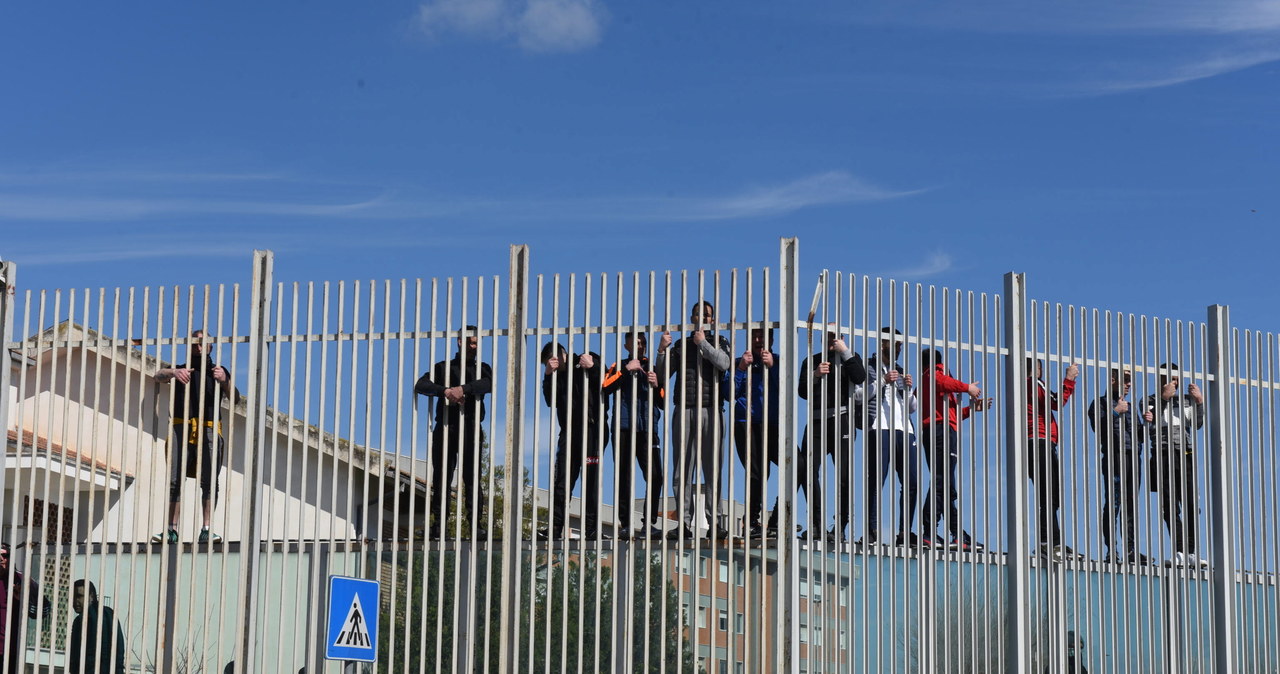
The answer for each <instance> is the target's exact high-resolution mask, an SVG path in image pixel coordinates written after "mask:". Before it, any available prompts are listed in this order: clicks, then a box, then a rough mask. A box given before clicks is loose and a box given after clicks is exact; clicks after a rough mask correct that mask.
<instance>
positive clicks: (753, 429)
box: [733, 421, 782, 524]
mask: <svg viewBox="0 0 1280 674" xmlns="http://www.w3.org/2000/svg"><path fill="white" fill-rule="evenodd" d="M781 441H782V434H781V431H780V430H779V429H778V426H777V425H772V424H750V423H747V422H745V421H735V422H734V423H733V448H734V450H735V451H737V453H738V460H739V461H741V462H742V465H743V467H745V468H746V469H747V485H746V486H747V518H748V519H747V521H748V522H749V523H751V524H760V523H761V515H763V514H764V492H765V483H766V482H768V481H769V464H770V463H775V464H776V463H777V462H778V445H779V443H780V442H781ZM769 522H770V523H771V524H777V523H778V512H777V510H776V509H775V510H774V512H773V514H772V515H771V516H770V517H769Z"/></svg>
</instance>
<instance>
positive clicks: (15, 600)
mask: <svg viewBox="0 0 1280 674" xmlns="http://www.w3.org/2000/svg"><path fill="white" fill-rule="evenodd" d="M11 553H12V550H10V549H9V544H8V543H0V649H3V650H2V651H0V661H3V662H6V663H8V671H10V672H21V671H22V669H21V667H22V662H23V656H22V655H23V648H22V628H23V626H24V625H25V624H26V622H27V620H34V619H36V618H39V617H41V616H42V615H43V616H48V614H49V600H48V599H46V598H45V597H44V595H42V594H41V592H40V586H39V585H38V584H37V583H36V581H34V580H29V579H27V577H26V576H25V575H24V574H23V573H22V572H21V571H19V570H17V569H16V568H11V567H10V560H9V556H10V554H11ZM11 573H12V578H10V574H11ZM24 588H25V595H24V591H23V590H24ZM27 636H28V638H30V637H31V633H30V632H28V633H27Z"/></svg>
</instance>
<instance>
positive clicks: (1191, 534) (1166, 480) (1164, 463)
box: [1142, 363, 1209, 568]
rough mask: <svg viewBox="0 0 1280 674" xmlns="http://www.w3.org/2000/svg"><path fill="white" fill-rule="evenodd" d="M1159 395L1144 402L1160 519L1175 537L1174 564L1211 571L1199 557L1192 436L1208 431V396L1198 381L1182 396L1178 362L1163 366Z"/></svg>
mask: <svg viewBox="0 0 1280 674" xmlns="http://www.w3.org/2000/svg"><path fill="white" fill-rule="evenodd" d="M1159 372H1160V374H1159V378H1158V380H1157V384H1158V385H1159V387H1160V392H1159V393H1154V394H1152V395H1150V396H1147V398H1146V400H1145V401H1144V402H1143V408H1144V409H1145V411H1144V412H1143V417H1142V418H1143V420H1144V421H1146V422H1147V425H1148V427H1149V428H1148V436H1149V437H1150V438H1151V440H1152V446H1151V458H1150V468H1149V471H1150V472H1149V478H1150V479H1149V480H1148V482H1147V484H1148V488H1149V489H1150V490H1151V491H1154V492H1157V493H1158V494H1159V495H1160V517H1161V519H1163V520H1164V525H1165V527H1166V528H1167V529H1168V530H1169V537H1170V538H1171V539H1173V549H1174V553H1173V558H1172V559H1170V560H1168V561H1166V562H1165V563H1166V565H1169V566H1191V567H1201V568H1208V566H1209V562H1208V560H1206V559H1203V558H1202V557H1200V556H1199V555H1198V553H1197V539H1198V537H1197V536H1196V530H1197V529H1198V528H1199V527H1198V525H1197V522H1196V520H1197V516H1196V515H1197V513H1198V512H1199V509H1198V508H1197V507H1196V500H1197V497H1196V448H1195V443H1194V442H1193V441H1192V434H1193V433H1194V432H1195V431H1196V430H1199V429H1200V428H1202V427H1204V394H1203V393H1201V392H1200V387H1199V386H1196V384H1195V383H1194V382H1189V383H1188V384H1187V392H1186V393H1179V392H1178V390H1179V387H1180V384H1181V380H1180V379H1179V374H1180V373H1179V371H1178V366H1177V364H1175V363H1162V364H1161V365H1160V367H1159Z"/></svg>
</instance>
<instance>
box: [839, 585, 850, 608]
mask: <svg viewBox="0 0 1280 674" xmlns="http://www.w3.org/2000/svg"><path fill="white" fill-rule="evenodd" d="M839 594H840V605H841V606H848V605H849V586H848V585H841V586H840V593H839Z"/></svg>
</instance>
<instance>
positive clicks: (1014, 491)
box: [1004, 272, 1031, 674]
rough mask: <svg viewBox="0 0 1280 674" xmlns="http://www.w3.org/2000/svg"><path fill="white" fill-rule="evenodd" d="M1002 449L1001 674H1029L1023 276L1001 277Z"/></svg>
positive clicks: (1029, 623)
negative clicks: (1004, 562)
mask: <svg viewBox="0 0 1280 674" xmlns="http://www.w3.org/2000/svg"><path fill="white" fill-rule="evenodd" d="M1004 296H1005V304H1004V348H1005V351H1006V353H1005V366H1004V400H1005V404H1004V410H1005V420H1004V422H1005V423H1004V444H1005V467H1004V470H1005V489H1006V494H1008V504H1009V505H1008V510H1007V512H1006V513H1005V530H1006V531H1005V535H1006V536H1007V538H1008V543H1007V545H1008V548H1007V551H1008V560H1009V563H1008V564H1007V565H1006V567H1005V573H1006V574H1007V575H1006V581H1005V585H1006V591H1005V601H1006V602H1007V603H1006V606H1005V670H1004V671H1005V672H1007V674H1029V672H1028V669H1027V665H1028V663H1029V661H1030V655H1031V631H1030V627H1031V609H1030V606H1029V604H1028V602H1027V601H1026V599H1027V597H1028V596H1029V584H1028V574H1029V569H1028V567H1027V560H1028V559H1030V554H1031V549H1030V545H1029V542H1028V540H1027V478H1026V474H1027V457H1026V454H1025V453H1024V452H1023V451H1022V449H1023V447H1024V446H1025V444H1026V442H1027V415H1026V411H1025V410H1026V382H1027V373H1026V357H1027V341H1026V334H1025V329H1026V325H1027V304H1026V302H1027V277H1026V275H1025V274H1017V273H1014V272H1009V273H1007V274H1005V275H1004Z"/></svg>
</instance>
